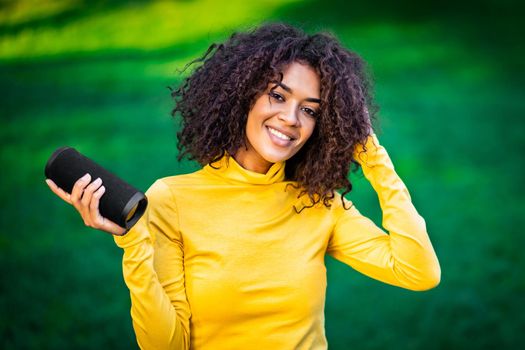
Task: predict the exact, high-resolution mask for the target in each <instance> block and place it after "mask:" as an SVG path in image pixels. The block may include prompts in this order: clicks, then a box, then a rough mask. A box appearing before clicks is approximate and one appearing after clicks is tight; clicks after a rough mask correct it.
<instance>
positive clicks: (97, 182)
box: [93, 177, 102, 185]
mask: <svg viewBox="0 0 525 350" xmlns="http://www.w3.org/2000/svg"><path fill="white" fill-rule="evenodd" d="M93 183H94V184H95V185H100V184H101V183H102V179H101V178H100V177H97V179H96V180H95V181H93Z"/></svg>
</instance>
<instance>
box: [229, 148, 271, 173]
mask: <svg viewBox="0 0 525 350" xmlns="http://www.w3.org/2000/svg"><path fill="white" fill-rule="evenodd" d="M233 158H234V159H235V161H236V162H237V163H239V165H240V166H242V167H243V168H244V169H246V170H250V171H253V172H256V173H260V174H266V173H267V172H268V170H269V169H270V167H271V166H272V165H273V163H271V162H269V161H267V160H266V159H264V158H262V157H261V156H260V155H259V154H257V152H254V151H252V152H250V151H249V150H248V149H246V148H243V147H241V148H239V150H238V151H237V153H235V155H234V156H233Z"/></svg>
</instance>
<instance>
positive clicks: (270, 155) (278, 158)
mask: <svg viewBox="0 0 525 350" xmlns="http://www.w3.org/2000/svg"><path fill="white" fill-rule="evenodd" d="M294 154H295V153H293V154H289V153H283V152H275V151H269V152H263V153H262V156H263V158H264V159H265V160H266V161H268V162H270V163H277V162H284V161H287V160H288V159H290V158H292V157H293V155H294Z"/></svg>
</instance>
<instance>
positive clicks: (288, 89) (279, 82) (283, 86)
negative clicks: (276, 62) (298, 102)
mask: <svg viewBox="0 0 525 350" xmlns="http://www.w3.org/2000/svg"><path fill="white" fill-rule="evenodd" d="M272 83H275V85H276V86H277V85H278V86H280V87H282V88H283V89H284V90H285V91H288V92H289V93H293V90H292V88H290V87H289V86H288V85H286V84H284V83H283V82H281V81H272ZM272 90H273V89H272ZM305 101H308V102H313V103H319V104H321V100H320V99H318V98H313V97H308V98H306V99H305Z"/></svg>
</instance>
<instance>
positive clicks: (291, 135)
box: [266, 125, 298, 141]
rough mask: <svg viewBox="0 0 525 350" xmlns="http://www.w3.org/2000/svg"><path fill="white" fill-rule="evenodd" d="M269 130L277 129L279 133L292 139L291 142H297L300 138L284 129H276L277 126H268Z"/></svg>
mask: <svg viewBox="0 0 525 350" xmlns="http://www.w3.org/2000/svg"><path fill="white" fill-rule="evenodd" d="M266 127H267V128H272V129H275V130H277V131H279V132H280V133H281V134H285V135H286V136H288V137H289V138H291V140H290V141H295V140H297V139H298V136H295V135H294V134H292V133H290V132H287V131H284V130H282V129H279V128H276V127H275V126H271V125H266ZM268 131H269V130H268Z"/></svg>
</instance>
